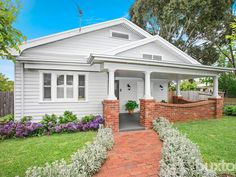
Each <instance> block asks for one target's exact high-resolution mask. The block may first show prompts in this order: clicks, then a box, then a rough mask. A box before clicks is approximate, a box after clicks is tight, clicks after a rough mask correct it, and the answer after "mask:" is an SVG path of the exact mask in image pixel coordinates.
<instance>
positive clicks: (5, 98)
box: [0, 92, 14, 117]
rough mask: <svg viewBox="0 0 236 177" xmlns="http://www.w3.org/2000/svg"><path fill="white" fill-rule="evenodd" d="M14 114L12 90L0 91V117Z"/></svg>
mask: <svg viewBox="0 0 236 177" xmlns="http://www.w3.org/2000/svg"><path fill="white" fill-rule="evenodd" d="M7 114H14V92H0V117H1V116H5V115H7Z"/></svg>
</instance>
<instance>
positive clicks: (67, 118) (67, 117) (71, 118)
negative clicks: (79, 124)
mask: <svg viewBox="0 0 236 177" xmlns="http://www.w3.org/2000/svg"><path fill="white" fill-rule="evenodd" d="M76 120H77V116H76V115H75V114H73V113H72V112H71V111H65V112H64V114H63V116H60V117H59V123H60V124H65V123H68V122H75V121H76Z"/></svg>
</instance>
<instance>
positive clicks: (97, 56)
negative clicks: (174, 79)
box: [88, 54, 235, 72]
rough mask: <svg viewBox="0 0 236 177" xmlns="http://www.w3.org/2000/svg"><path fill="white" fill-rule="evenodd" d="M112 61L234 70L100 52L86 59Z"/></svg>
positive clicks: (211, 69)
mask: <svg viewBox="0 0 236 177" xmlns="http://www.w3.org/2000/svg"><path fill="white" fill-rule="evenodd" d="M101 61H106V62H114V63H126V64H127V63H128V64H138V65H149V66H150V65H151V66H162V67H172V68H185V69H195V70H207V71H217V72H230V71H234V70H235V69H234V68H224V67H214V66H206V65H201V64H180V63H173V62H162V61H153V60H148V59H141V58H132V57H122V56H111V55H101V54H91V55H90V56H89V59H88V63H91V64H93V63H96V62H101Z"/></svg>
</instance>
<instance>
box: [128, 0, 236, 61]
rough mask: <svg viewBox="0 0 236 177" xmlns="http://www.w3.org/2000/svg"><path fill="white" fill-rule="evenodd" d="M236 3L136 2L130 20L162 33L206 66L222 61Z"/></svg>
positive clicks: (193, 0)
mask: <svg viewBox="0 0 236 177" xmlns="http://www.w3.org/2000/svg"><path fill="white" fill-rule="evenodd" d="M234 3H235V0H224V1H222V0H204V1H203V0H191V1H189V0H178V1H176V0H136V1H135V3H134V4H133V5H132V7H131V8H130V17H131V21H133V22H134V23H136V24H137V25H138V26H140V27H142V28H143V29H145V30H147V31H148V32H150V33H151V34H159V35H160V36H162V37H163V38H165V39H166V40H168V41H169V42H171V43H172V44H174V45H175V46H177V47H178V48H180V49H181V50H183V51H185V52H187V53H188V54H190V55H191V56H192V57H193V58H195V59H197V60H198V61H200V62H201V63H203V64H212V63H215V61H217V60H218V59H219V56H220V53H221V51H220V49H221V47H222V45H224V44H227V43H228V41H227V40H226V39H225V35H226V34H229V32H230V29H229V24H230V23H231V22H232V21H233V18H234V15H233V14H234V9H233V5H234Z"/></svg>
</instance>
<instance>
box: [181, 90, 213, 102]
mask: <svg viewBox="0 0 236 177" xmlns="http://www.w3.org/2000/svg"><path fill="white" fill-rule="evenodd" d="M181 95H182V96H183V98H185V99H187V100H192V101H198V100H207V99H208V98H209V97H211V96H212V94H211V93H205V92H199V91H181Z"/></svg>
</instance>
